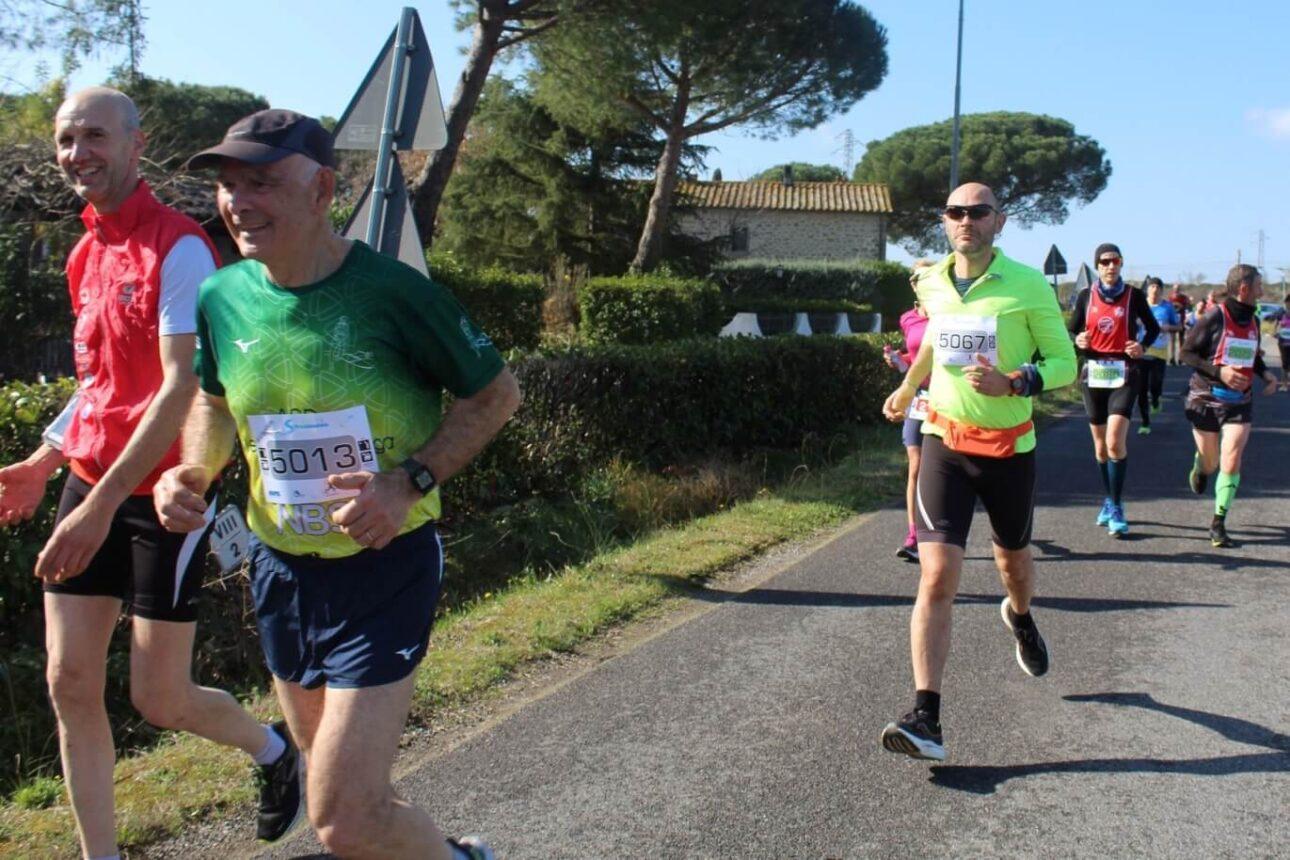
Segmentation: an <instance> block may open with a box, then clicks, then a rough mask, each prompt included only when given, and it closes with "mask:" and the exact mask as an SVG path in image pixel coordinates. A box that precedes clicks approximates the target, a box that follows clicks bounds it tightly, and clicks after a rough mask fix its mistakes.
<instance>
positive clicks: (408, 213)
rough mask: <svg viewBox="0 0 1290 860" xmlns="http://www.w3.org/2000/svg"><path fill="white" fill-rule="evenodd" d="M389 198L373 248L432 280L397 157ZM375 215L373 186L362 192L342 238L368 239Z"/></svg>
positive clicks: (392, 172) (392, 164) (392, 160)
mask: <svg viewBox="0 0 1290 860" xmlns="http://www.w3.org/2000/svg"><path fill="white" fill-rule="evenodd" d="M390 161H391V164H390V196H389V198H388V200H387V201H386V204H385V222H384V223H383V224H382V225H381V235H380V239H379V240H378V241H377V243H376V244H377V247H376V248H375V249H374V250H376V251H379V252H380V253H382V254H385V255H386V256H389V257H394V258H395V259H397V260H398V261H399V262H401V263H406V264H407V265H409V266H411V267H412V268H414V269H416V270H417V271H418V272H420V273H421V274H423V275H426V276H427V277H429V274H430V272H429V270H428V269H427V268H426V258H425V251H424V250H423V249H422V248H421V237H420V236H418V235H417V225H416V222H415V221H413V220H412V208H411V206H410V205H409V204H408V187H407V184H406V183H404V181H403V170H402V169H400V167H399V160H398V159H397V158H391V159H390ZM371 212H372V183H370V182H369V183H368V184H367V188H365V189H363V196H362V197H360V198H359V200H358V205H357V206H356V207H354V214H353V215H351V216H350V218H349V221H348V223H346V224H345V229H344V230H343V231H342V235H343V236H344V237H345V238H346V239H357V240H358V241H360V242H362V241H363V240H364V238H365V237H366V236H367V222H368V220H369V219H370V218H371Z"/></svg>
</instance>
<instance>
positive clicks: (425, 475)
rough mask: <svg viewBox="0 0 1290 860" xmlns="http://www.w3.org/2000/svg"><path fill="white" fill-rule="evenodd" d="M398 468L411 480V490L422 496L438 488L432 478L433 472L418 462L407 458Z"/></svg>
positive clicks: (437, 483) (436, 482)
mask: <svg viewBox="0 0 1290 860" xmlns="http://www.w3.org/2000/svg"><path fill="white" fill-rule="evenodd" d="M399 468H400V469H402V470H403V471H405V472H407V473H408V477H409V478H411V479H412V487H413V489H415V490H416V491H417V492H418V493H420V494H421V495H423V496H424V495H426V494H428V493H429V492H430V491H431V490H433V489H434V488H435V487H437V486H439V482H438V481H436V480H435V478H434V472H431V471H430V467H429V466H427V465H426V464H425V463H422V462H421V461H420V460H417V459H414V458H412V457H409V458H408V459H406V460H404V461H403V462H402V463H400V464H399Z"/></svg>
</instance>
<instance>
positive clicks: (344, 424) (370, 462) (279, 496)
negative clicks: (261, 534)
mask: <svg viewBox="0 0 1290 860" xmlns="http://www.w3.org/2000/svg"><path fill="white" fill-rule="evenodd" d="M247 424H248V425H249V426H250V429H251V437H252V438H253V439H254V440H255V456H256V459H257V460H258V461H259V464H260V482H261V484H262V485H263V487H264V501H266V502H276V503H278V504H283V505H296V504H303V503H310V502H326V501H330V500H332V499H341V498H347V497H350V496H356V495H358V490H337V489H334V488H332V487H330V486H328V485H327V476H328V475H336V474H340V473H341V472H355V471H359V470H364V471H368V472H375V471H377V470H378V468H379V467H378V466H377V463H376V446H375V445H374V444H373V442H372V428H371V425H369V424H368V421H367V408H366V407H364V406H353V407H350V408H349V409H341V410H338V411H336V412H309V413H304V414H299V415H250V416H248V417H247Z"/></svg>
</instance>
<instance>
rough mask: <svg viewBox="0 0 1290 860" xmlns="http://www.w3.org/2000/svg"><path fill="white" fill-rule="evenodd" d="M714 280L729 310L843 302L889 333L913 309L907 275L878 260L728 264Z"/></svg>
mask: <svg viewBox="0 0 1290 860" xmlns="http://www.w3.org/2000/svg"><path fill="white" fill-rule="evenodd" d="M713 277H714V278H715V279H716V280H717V282H718V283H719V284H721V288H722V291H723V293H724V294H725V296H726V301H727V303H728V304H729V305H730V306H731V307H735V306H738V305H740V304H743V303H747V302H749V301H750V300H759V299H770V298H773V299H831V300H837V299H844V300H846V301H851V302H856V303H859V304H865V305H869V306H870V307H871V308H872V310H875V311H878V312H879V313H881V314H882V317H883V323H884V325H885V326H886V328H888V329H893V328H895V326H896V324H897V321H898V320H899V319H900V315H901V314H902V313H904V312H905V311H906V310H908V309H909V308H910V306H911V305H913V303H914V292H913V290H912V289H910V286H909V269H907V268H905V267H904V266H903V265H901V264H900V263H892V262H886V261H880V260H768V259H746V260H732V261H728V262H725V263H722V264H721V265H719V266H717V267H716V269H714V271H713ZM740 309H741V310H742V308H740Z"/></svg>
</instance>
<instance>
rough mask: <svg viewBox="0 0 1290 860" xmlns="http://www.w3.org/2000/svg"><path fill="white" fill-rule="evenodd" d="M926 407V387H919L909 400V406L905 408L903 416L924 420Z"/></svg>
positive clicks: (925, 418)
mask: <svg viewBox="0 0 1290 860" xmlns="http://www.w3.org/2000/svg"><path fill="white" fill-rule="evenodd" d="M927 409H928V401H927V389H926V388H920V389H918V393H917V394H915V395H914V399H913V400H912V401H911V402H910V404H909V408H908V409H906V410H905V417H906V418H912V419H914V420H915V421H926V420H927Z"/></svg>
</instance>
